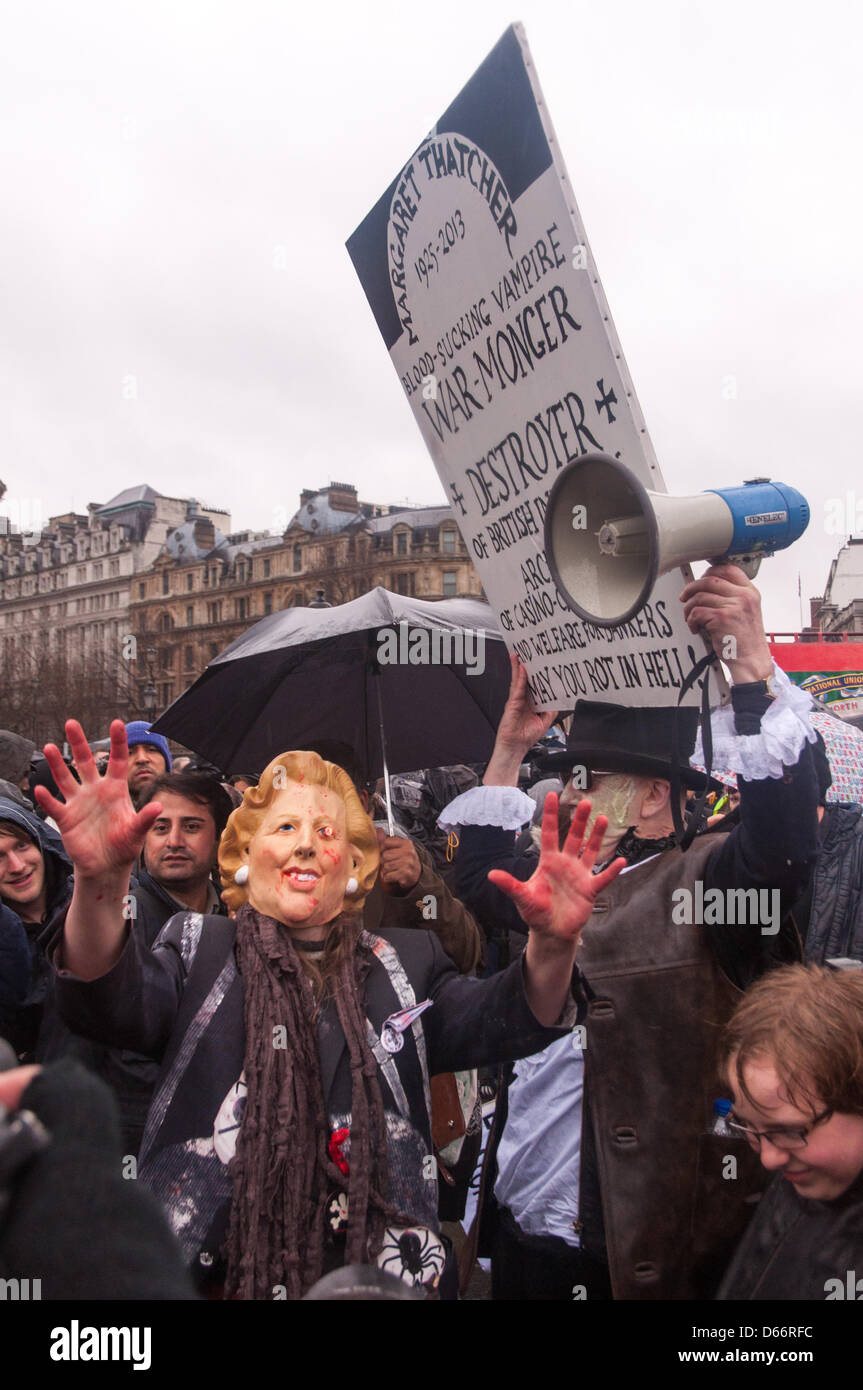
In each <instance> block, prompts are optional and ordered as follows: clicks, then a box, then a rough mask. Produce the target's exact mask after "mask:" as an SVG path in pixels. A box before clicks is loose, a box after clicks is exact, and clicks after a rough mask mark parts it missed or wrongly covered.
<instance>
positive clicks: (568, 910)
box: [489, 792, 626, 1028]
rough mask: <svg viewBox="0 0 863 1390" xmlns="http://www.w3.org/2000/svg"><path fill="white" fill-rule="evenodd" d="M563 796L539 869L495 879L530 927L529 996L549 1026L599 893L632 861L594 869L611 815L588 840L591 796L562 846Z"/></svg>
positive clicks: (546, 830)
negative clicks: (526, 874)
mask: <svg viewBox="0 0 863 1390" xmlns="http://www.w3.org/2000/svg"><path fill="white" fill-rule="evenodd" d="M557 806H558V798H557V796H556V795H555V794H554V792H551V793H550V794H549V795H548V796H547V797H546V801H545V809H544V812H543V817H542V842H541V847H540V856H539V864H538V865H537V868H536V872H535V873H534V874H533V876H532V877H531V878H530V879H528V881H527V883H521V882H520V881H519V880H518V879H517V878H513V877H512V876H511V875H510V874H507V873H504V872H503V870H501V869H493V870H492V872H491V873H490V874H489V879H490V880H491V882H492V883H494V884H495V885H496V887H498V888H499V889H500V890H501V892H503V893H506V895H507V897H509V898H512V899H513V901H514V903H515V905H516V907H517V908H518V910H519V913H520V914H521V917H522V918H523V920H524V921H525V922H526V923H527V926H528V928H529V934H528V940H527V948H526V950H525V953H524V982H525V993H526V994H527V1002H528V1003H529V1004H530V1007H531V1009H532V1010H533V1013H534V1014H535V1016H536V1018H537V1019H538V1020H539V1022H540V1023H542V1024H543V1025H544V1026H545V1027H546V1028H551V1027H553V1026H554V1024H555V1022H556V1020H557V1019H558V1018H559V1017H560V1015H561V1013H562V1012H563V1008H564V1005H565V1003H566V1000H567V996H568V994H569V989H570V982H571V979H572V968H573V965H574V964H575V952H576V948H577V946H578V942H579V938H580V937H581V933H582V931H583V930H584V928H585V926H586V925H587V923H588V922H589V921H590V917H591V914H592V912H593V904H594V901H595V899H596V897H597V895H598V894H599V893H601V892H602V891H603V889H604V888H607V887H608V885H609V884H610V883H611V882H612V881H613V880H614V879H615V878H617V875H618V874H619V873H620V871H621V869H623V868H624V866H625V864H626V860H625V859H615V860H614V862H613V863H612V864H610V865H609V867H608V868H607V869H603V871H602V873H601V874H594V873H592V872H591V871H592V869H593V866H594V864H595V863H596V859H597V855H598V854H599V851H600V848H601V846H602V837H603V835H604V834H605V832H606V830H607V828H608V821H607V820H606V818H605V816H597V819H596V824H595V825H594V827H593V830H592V831H591V834H590V837H589V839H588V840H587V843H586V844H585V843H584V832H585V829H586V827H587V822H588V820H589V818H590V802H589V801H580V802H579V804H578V807H577V808H576V811H575V815H574V816H573V818H572V825H571V826H570V828H569V834H568V835H567V837H566V840H565V841H564V844H563V848H562V849H559V848H558V844H559V836H558V825H557Z"/></svg>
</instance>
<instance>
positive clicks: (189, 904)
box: [132, 772, 233, 946]
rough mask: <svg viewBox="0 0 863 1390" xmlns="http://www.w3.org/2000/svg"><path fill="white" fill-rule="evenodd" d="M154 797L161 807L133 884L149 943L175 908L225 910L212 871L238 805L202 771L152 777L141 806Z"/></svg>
mask: <svg viewBox="0 0 863 1390" xmlns="http://www.w3.org/2000/svg"><path fill="white" fill-rule="evenodd" d="M133 799H134V798H133ZM151 801H158V802H159V804H160V806H161V808H162V809H161V811H160V813H159V818H158V820H156V821H155V822H154V824H153V825H152V827H151V828H150V830H149V831H148V832H147V839H146V841H145V845H144V853H143V856H142V867H141V869H140V870H139V872H138V873H137V874H136V876H135V879H134V881H133V884H132V896H133V897H134V898H135V901H136V905H137V913H136V917H135V927H136V930H137V932H138V933H139V934H140V935H141V936H142V937H143V939H144V940H145V941H146V942H147V945H148V946H152V944H153V942H154V941H155V939H156V937H157V936H158V934H159V932H160V931H161V929H162V927H163V926H164V924H165V923H166V922H167V921H168V918H169V917H173V916H174V914H175V913H176V912H200V913H213V912H215V913H224V912H225V907H224V904H223V903H222V900H221V896H220V894H219V892H218V890H217V888H216V885H215V883H214V882H213V876H212V875H213V869H214V867H215V864H216V855H217V853H218V849H219V840H220V838H221V835H222V831H223V830H224V828H225V825H226V823H227V820H228V816H229V815H230V814H231V811H232V810H233V806H232V805H231V800H230V798H229V796H228V794H227V792H226V791H225V790H224V788H223V787H222V786H221V784H220V783H219V782H217V781H216V779H215V778H214V777H204V776H202V775H201V774H200V773H197V772H174V773H169V774H166V775H163V776H161V777H156V778H153V779H151V780H150V781H148V783H147V785H146V786H145V787H144V788H143V790H142V791H141V793H140V795H139V798H138V802H137V806H138V809H139V810H140V809H141V808H142V807H143V806H146V805H147V804H148V803H149V802H151Z"/></svg>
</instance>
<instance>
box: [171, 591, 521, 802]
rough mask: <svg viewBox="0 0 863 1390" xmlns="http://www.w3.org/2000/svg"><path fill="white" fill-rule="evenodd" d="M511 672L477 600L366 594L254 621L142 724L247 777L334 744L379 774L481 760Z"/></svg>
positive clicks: (486, 610) (489, 615)
mask: <svg viewBox="0 0 863 1390" xmlns="http://www.w3.org/2000/svg"><path fill="white" fill-rule="evenodd" d="M447 658H448V659H447ZM509 677H510V666H509V656H508V654H507V650H506V647H505V645H504V642H503V638H502V637H501V635H500V632H499V631H498V628H497V622H496V619H495V615H494V612H493V610H492V609H491V608H490V607H489V606H488V604H485V603H480V602H479V601H478V600H476V599H443V600H439V601H437V602H435V601H431V600H426V599H414V598H407V597H404V596H403V595H401V594H391V593H389V592H388V591H387V590H386V589H380V588H378V589H373V590H372V591H371V592H370V593H368V594H363V595H362V597H360V598H358V599H354V600H353V601H352V602H350V603H344V604H340V605H339V606H337V607H334V608H316V609H309V608H288V609H285V610H284V611H283V612H281V613H273V614H272V615H271V616H270V617H268V618H263V619H262V620H261V622H259V623H256V624H255V626H254V627H252V628H250V629H249V631H248V632H245V633H243V635H242V637H238V638H237V640H236V642H233V643H232V644H231V646H229V647H227V648H226V650H225V651H224V652H222V653H221V654H220V655H219V656H217V657H216V658H215V659H214V660H213V661H211V662H210V665H209V666H208V667H207V669H206V671H205V672H204V674H203V675H202V676H201V677H200V678H199V679H198V680H197V681H195V684H194V685H192V686H190V687H189V689H188V690H187V691H185V692H184V694H182V695H181V696H180V698H179V699H178V700H175V701H174V703H173V704H172V705H171V706H170V707H169V708H168V709H167V710H166V711H165V713H164V714H163V715H162V716H161V718H160V719H158V720H157V722H156V723H155V724H154V725H153V728H154V729H155V730H156V732H158V733H160V734H165V735H166V736H167V737H169V738H173V739H176V740H177V741H178V742H179V743H182V744H183V745H184V747H186V748H191V749H193V750H194V751H195V752H196V753H200V754H202V755H203V756H204V757H206V758H209V759H210V760H211V761H212V762H214V763H216V764H218V766H219V767H221V768H223V769H224V771H225V772H233V771H235V770H242V771H247V772H255V773H259V772H260V771H261V770H262V769H263V768H264V767H266V765H267V763H269V762H270V761H271V759H273V758H274V757H276V755H277V754H278V753H282V752H284V751H285V750H286V749H289V748H307V747H308V746H309V744H311V743H316V742H318V741H319V740H321V739H333V740H339V741H341V742H343V743H347V744H349V745H350V746H351V747H352V748H353V749H354V750H355V752H356V755H357V758H358V759H359V761H360V762H362V763H363V764H364V766H365V769H366V771H367V774H368V776H370V777H377V776H380V775H381V774H383V775H384V776H385V777H386V776H387V770H388V771H389V772H408V771H413V770H414V769H415V768H421V767H445V766H448V765H449V764H451V763H459V762H480V761H484V760H485V759H486V758H488V757H489V756H490V754H491V750H492V746H493V744H494V736H495V732H496V729H497V725H498V722H499V720H500V716H501V714H502V712H503V707H504V704H505V703H506V697H507V693H508V690H509ZM384 725H385V727H386V734H385V736H384Z"/></svg>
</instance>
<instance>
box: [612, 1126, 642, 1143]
mask: <svg viewBox="0 0 863 1390" xmlns="http://www.w3.org/2000/svg"><path fill="white" fill-rule="evenodd" d="M611 1132H612V1134H613V1135H614V1142H615V1144H620V1145H621V1147H623V1148H632V1146H633V1145H634V1144H637V1143H638V1134H637V1132H636V1131H635V1130H634V1129H633V1128H632V1125H615V1126H614V1129H613V1130H612V1131H611Z"/></svg>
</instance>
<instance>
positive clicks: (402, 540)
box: [396, 531, 408, 555]
mask: <svg viewBox="0 0 863 1390" xmlns="http://www.w3.org/2000/svg"><path fill="white" fill-rule="evenodd" d="M407 553H408V533H407V531H398V532H397V533H396V554H397V555H407Z"/></svg>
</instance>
